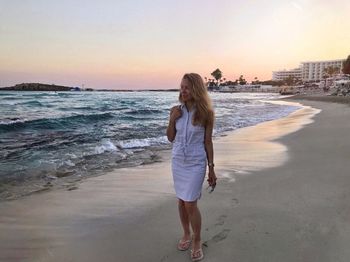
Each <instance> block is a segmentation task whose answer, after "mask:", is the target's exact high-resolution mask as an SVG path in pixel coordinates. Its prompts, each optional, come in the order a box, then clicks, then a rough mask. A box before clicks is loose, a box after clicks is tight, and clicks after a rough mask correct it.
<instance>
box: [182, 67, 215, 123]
mask: <svg viewBox="0 0 350 262" xmlns="http://www.w3.org/2000/svg"><path fill="white" fill-rule="evenodd" d="M182 79H186V80H187V81H188V82H189V83H190V86H189V89H190V93H191V95H192V98H193V100H194V105H195V108H196V111H195V113H194V115H193V119H192V123H193V125H201V126H206V125H207V123H208V122H213V121H214V110H213V107H212V104H211V100H210V97H209V95H208V91H207V88H206V86H205V85H204V81H203V79H202V77H201V76H200V75H199V74H196V73H188V74H185V75H184V76H183V77H182ZM179 101H180V102H181V103H183V100H182V97H181V92H180V94H179Z"/></svg>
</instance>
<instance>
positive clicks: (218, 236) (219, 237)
mask: <svg viewBox="0 0 350 262" xmlns="http://www.w3.org/2000/svg"><path fill="white" fill-rule="evenodd" d="M230 231H231V229H224V230H222V231H221V232H220V233H219V234H216V235H215V236H213V237H212V238H211V239H212V240H213V241H214V242H220V241H222V240H224V239H226V238H227V236H228V233H230Z"/></svg>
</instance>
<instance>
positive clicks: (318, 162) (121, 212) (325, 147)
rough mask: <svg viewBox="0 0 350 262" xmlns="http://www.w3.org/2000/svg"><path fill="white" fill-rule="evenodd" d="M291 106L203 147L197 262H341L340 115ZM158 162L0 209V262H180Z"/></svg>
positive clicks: (346, 179)
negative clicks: (206, 153) (205, 165)
mask: <svg viewBox="0 0 350 262" xmlns="http://www.w3.org/2000/svg"><path fill="white" fill-rule="evenodd" d="M288 101H292V100H288ZM296 102H300V103H301V104H303V105H305V107H304V108H303V109H301V110H298V111H296V112H295V113H292V114H291V115H289V116H288V117H285V118H282V119H279V120H274V121H269V122H264V123H261V124H258V125H256V126H253V127H247V128H242V129H239V130H236V131H234V132H231V133H229V134H228V135H227V136H225V137H221V138H218V139H216V140H215V141H214V147H215V164H216V166H217V168H216V172H217V175H218V177H219V180H218V186H217V188H216V189H215V191H214V192H213V193H212V194H209V193H208V192H207V191H205V186H204V190H203V195H202V198H201V199H200V201H199V206H200V210H201V212H202V219H203V223H202V224H203V229H202V238H203V239H202V240H203V250H204V254H205V259H204V261H252V262H253V261H254V262H255V261H264V262H265V261H266V262H281V261H291V262H292V261H293V262H296V261H305V262H306V261H307V262H310V261H315V262H316V261H317V262H320V261H344V262H345V261H349V259H350V250H349V249H348V245H349V244H348V243H349V242H350V222H349V217H350V206H349V202H350V190H349V188H350V176H349V170H350V161H349V160H348V159H349V155H350V140H349V139H348V137H349V134H348V132H349V130H350V122H349V121H348V120H349V119H350V107H349V106H348V105H344V104H338V103H331V102H320V101H308V100H304V99H303V100H300V101H299V100H296ZM162 160H163V161H162V162H159V163H154V164H150V165H144V166H139V167H135V168H124V169H118V170H116V171H113V172H110V173H108V174H105V175H103V176H98V177H93V178H90V179H87V180H85V181H83V182H82V183H80V184H79V185H78V187H77V188H76V189H74V190H69V191H68V190H63V189H60V190H53V191H49V192H43V193H38V194H33V195H30V196H27V197H24V198H21V199H18V200H13V201H7V202H2V203H0V214H1V216H0V261H33V262H34V261H88V262H90V261H91V262H92V261H190V257H189V253H188V252H181V251H177V249H176V243H177V241H178V239H179V238H180V237H181V231H180V228H181V227H180V221H179V219H178V213H177V205H176V199H175V196H174V191H173V188H172V178H171V173H170V154H169V152H165V153H164V155H163V156H162Z"/></svg>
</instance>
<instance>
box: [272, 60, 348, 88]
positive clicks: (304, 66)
mask: <svg viewBox="0 0 350 262" xmlns="http://www.w3.org/2000/svg"><path fill="white" fill-rule="evenodd" d="M344 61H345V59H337V60H327V61H308V62H301V66H300V67H299V68H295V69H293V70H282V71H274V72H272V80H276V81H280V80H283V79H285V78H287V77H288V76H293V77H295V78H297V79H301V80H303V82H308V81H320V80H322V79H323V73H324V69H325V68H327V67H337V68H339V73H340V72H341V70H342V69H343V62H344Z"/></svg>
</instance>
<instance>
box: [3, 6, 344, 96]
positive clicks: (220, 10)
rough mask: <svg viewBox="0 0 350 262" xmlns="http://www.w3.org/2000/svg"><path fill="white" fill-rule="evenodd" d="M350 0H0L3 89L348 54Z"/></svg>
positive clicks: (112, 85)
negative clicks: (33, 84) (30, 83)
mask: <svg viewBox="0 0 350 262" xmlns="http://www.w3.org/2000/svg"><path fill="white" fill-rule="evenodd" d="M349 14H350V1H349V0H333V1H329V0H293V1H288V0H152V1H151V0H149V1H146V0H143V1H142V0H129V1H127V0H124V1H121V0H99V1H96V0H60V1H47V0H0V86H11V85H15V84H18V83H25V82H36V83H38V82H40V83H48V84H57V85H68V86H79V87H82V86H83V87H84V88H89V87H90V88H94V89H158V88H159V89H169V88H178V87H179V84H180V81H181V78H182V76H183V74H184V73H188V72H196V73H199V74H201V75H202V76H203V77H208V78H209V77H211V75H210V74H211V72H213V71H214V70H215V69H216V68H219V69H220V70H221V71H222V72H223V76H224V77H225V78H226V79H229V80H233V81H234V80H235V79H237V78H239V76H240V75H241V74H242V75H243V76H244V77H245V78H246V79H247V80H249V81H251V80H253V78H254V77H257V78H258V79H259V80H269V79H271V78H272V71H276V70H283V69H293V68H296V67H298V66H299V65H300V63H301V62H303V61H317V60H332V59H345V58H346V57H347V56H348V55H350V30H349V28H350V19H349Z"/></svg>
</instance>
